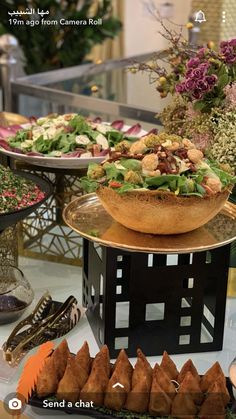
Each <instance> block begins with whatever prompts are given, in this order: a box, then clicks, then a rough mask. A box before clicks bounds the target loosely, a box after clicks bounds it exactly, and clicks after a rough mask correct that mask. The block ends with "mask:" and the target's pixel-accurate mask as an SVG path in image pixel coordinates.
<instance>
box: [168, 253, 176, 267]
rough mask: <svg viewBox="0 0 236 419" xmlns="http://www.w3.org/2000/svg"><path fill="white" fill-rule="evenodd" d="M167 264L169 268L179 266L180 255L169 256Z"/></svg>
mask: <svg viewBox="0 0 236 419" xmlns="http://www.w3.org/2000/svg"><path fill="white" fill-rule="evenodd" d="M166 264H167V265H169V266H176V265H178V255H167V258H166Z"/></svg>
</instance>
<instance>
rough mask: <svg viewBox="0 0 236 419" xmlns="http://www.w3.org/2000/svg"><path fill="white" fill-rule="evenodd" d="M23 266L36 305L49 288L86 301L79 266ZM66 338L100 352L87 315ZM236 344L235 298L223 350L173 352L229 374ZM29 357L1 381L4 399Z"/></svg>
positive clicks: (4, 330) (4, 332)
mask: <svg viewBox="0 0 236 419" xmlns="http://www.w3.org/2000/svg"><path fill="white" fill-rule="evenodd" d="M20 268H21V269H23V270H24V272H25V274H26V276H27V278H28V279H29V280H30V282H31V284H32V287H33V288H34V291H35V300H34V303H33V304H35V303H36V302H37V301H38V299H39V298H40V297H41V295H42V294H43V292H44V290H45V288H47V289H48V290H49V292H50V293H51V294H52V296H53V297H54V298H55V299H56V300H58V301H63V300H64V298H65V295H69V294H74V295H75V297H76V298H77V299H78V301H79V303H80V304H82V299H81V295H82V274H81V270H79V271H78V268H77V267H73V266H70V267H69V266H68V265H57V264H54V263H51V262H45V261H35V260H32V259H25V258H20ZM42 272H43V275H42ZM65 277H66V278H67V282H66V284H64V285H63V282H61V283H60V287H58V279H62V278H65ZM31 310H32V307H30V308H29V309H28V313H29V312H30V311H31ZM13 326H14V325H13V324H12V325H5V326H2V327H1V336H0V339H1V342H0V343H1V345H2V344H3V342H5V340H6V338H7V336H8V335H9V333H10V331H11V330H12V327H13ZM66 338H67V340H68V344H69V346H70V348H71V350H72V352H75V351H76V350H77V349H78V346H81V345H82V343H83V342H84V340H87V341H88V344H89V347H90V350H91V355H92V356H94V355H95V354H96V353H97V351H98V345H97V343H96V340H95V338H94V335H93V333H92V331H91V328H90V325H89V323H88V321H87V319H86V316H85V317H83V318H82V319H81V320H80V322H79V323H78V325H77V326H76V328H75V329H74V330H73V331H72V332H71V333H70V334H68V335H67V336H66ZM58 342H59V341H58ZM56 343H57V342H56ZM235 345H236V301H235V299H230V298H228V299H227V302H226V318H225V332H224V345H223V350H222V351H217V352H205V353H204V352H202V353H194V354H191V355H190V354H188V353H186V354H182V355H172V359H173V360H174V362H175V363H176V365H177V367H178V368H179V367H180V366H182V365H183V363H184V362H185V361H186V360H187V359H188V358H191V359H192V360H193V362H194V364H195V365H196V367H197V369H198V371H199V372H200V373H203V372H204V371H205V370H206V369H207V368H208V367H210V366H211V365H212V363H213V362H215V361H219V362H220V364H221V366H222V368H223V370H224V372H225V375H228V367H229V364H230V362H231V361H232V360H233V358H234V357H235ZM30 354H31V353H30ZM26 359H28V356H27V357H26V358H24V360H23V361H22V363H21V364H20V367H19V368H18V370H17V371H16V374H15V376H14V377H13V380H12V382H10V383H3V382H1V383H0V393H1V398H2V399H4V397H5V396H6V395H8V394H9V393H11V392H15V389H16V385H17V381H18V379H19V377H20V374H21V371H22V367H23V365H24V363H25V361H26ZM148 360H149V362H150V363H151V365H152V366H154V364H155V363H156V362H160V360H161V356H155V357H148ZM131 361H132V363H134V362H135V359H132V360H131ZM45 413H46V412H45ZM24 414H25V415H27V416H28V417H29V418H33V419H41V418H42V412H41V411H40V410H37V413H36V410H35V409H33V408H32V407H27V408H26V410H25V411H24ZM43 417H45V418H52V417H54V416H52V415H45V414H44V415H43ZM55 417H65V418H66V417H68V416H66V415H64V414H62V413H61V414H59V412H57V414H56V416H55ZM81 419H85V417H81Z"/></svg>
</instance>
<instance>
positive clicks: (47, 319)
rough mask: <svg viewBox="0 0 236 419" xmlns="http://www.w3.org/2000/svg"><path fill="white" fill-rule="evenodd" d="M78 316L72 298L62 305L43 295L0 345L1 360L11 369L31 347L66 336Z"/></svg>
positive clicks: (78, 311) (47, 294)
mask: <svg viewBox="0 0 236 419" xmlns="http://www.w3.org/2000/svg"><path fill="white" fill-rule="evenodd" d="M80 315H81V312H80V310H79V308H78V306H77V300H76V298H75V297H73V296H70V297H68V298H67V300H66V301H65V302H64V303H63V304H62V303H59V302H56V301H53V300H52V297H51V295H50V294H49V293H48V292H46V293H45V294H44V295H43V296H42V298H41V299H40V300H39V302H38V304H37V305H36V307H35V309H34V311H33V312H32V313H31V314H30V315H29V316H28V317H26V318H25V319H24V320H22V321H21V322H20V323H18V325H17V326H16V327H15V329H14V330H13V331H12V333H11V334H10V336H9V338H8V339H7V341H6V342H5V343H4V344H3V348H2V349H3V356H4V359H5V361H7V363H8V364H10V365H11V366H14V365H18V364H19V362H20V361H21V359H22V358H23V356H24V355H25V354H26V353H27V352H28V351H30V350H31V349H33V348H34V347H36V346H38V345H41V344H42V343H44V342H47V341H49V340H53V339H56V338H59V337H61V336H63V335H65V334H66V333H68V332H69V331H70V330H71V329H72V328H73V327H74V326H75V325H76V324H77V323H78V321H79V319H80ZM27 326H28V328H26V327H27ZM22 329H24V330H22Z"/></svg>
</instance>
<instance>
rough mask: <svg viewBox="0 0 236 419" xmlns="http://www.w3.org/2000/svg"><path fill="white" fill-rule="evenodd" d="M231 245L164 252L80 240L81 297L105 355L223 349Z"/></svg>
mask: <svg viewBox="0 0 236 419" xmlns="http://www.w3.org/2000/svg"><path fill="white" fill-rule="evenodd" d="M229 252H230V246H229V245H227V246H224V247H220V248H217V249H214V250H210V251H204V252H198V253H190V254H178V255H174V256H173V255H171V257H170V255H166V254H154V255H152V254H148V253H136V252H127V251H123V250H119V249H113V248H109V247H102V246H99V245H98V244H96V243H93V242H89V241H87V240H84V265H83V304H84V306H86V307H88V310H87V317H88V320H89V323H90V326H91V328H92V330H93V333H94V336H95V338H96V341H97V343H98V345H99V346H101V345H103V344H107V345H108V347H109V349H110V354H111V357H112V358H115V357H116V356H117V354H118V352H119V350H120V348H125V349H126V351H127V353H128V355H129V356H131V357H134V356H136V350H137V347H141V348H142V350H143V351H144V353H145V354H146V355H149V356H152V355H161V354H162V353H163V351H164V350H167V351H168V353H170V354H179V353H190V352H206V351H218V350H221V349H222V345H223V334H224V319H225V304H226V293H227V280H228V266H229Z"/></svg>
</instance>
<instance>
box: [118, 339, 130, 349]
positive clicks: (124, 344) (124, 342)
mask: <svg viewBox="0 0 236 419" xmlns="http://www.w3.org/2000/svg"><path fill="white" fill-rule="evenodd" d="M128 347H129V338H128V336H121V337H118V338H115V349H127V348H128Z"/></svg>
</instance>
